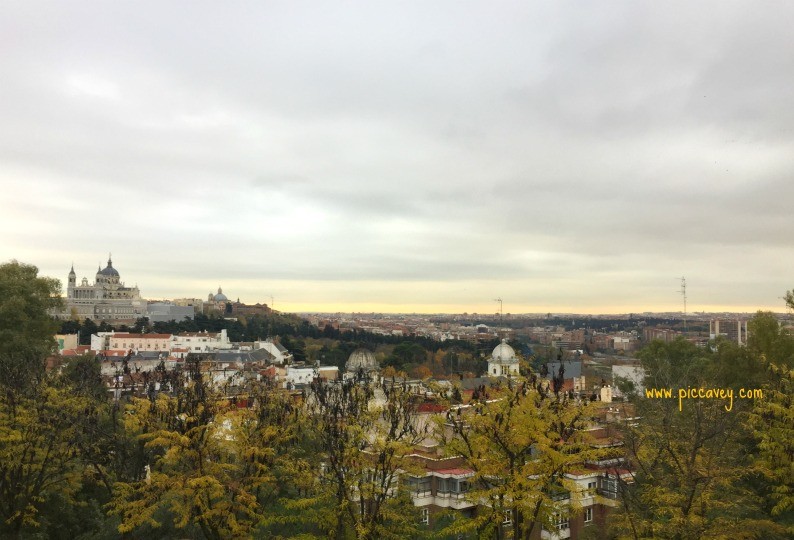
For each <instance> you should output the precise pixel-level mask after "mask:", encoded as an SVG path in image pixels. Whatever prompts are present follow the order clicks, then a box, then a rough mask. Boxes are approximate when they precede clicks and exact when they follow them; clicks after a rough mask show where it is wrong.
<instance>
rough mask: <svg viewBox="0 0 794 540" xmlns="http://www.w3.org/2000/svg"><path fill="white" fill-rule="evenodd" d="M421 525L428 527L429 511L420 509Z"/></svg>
mask: <svg viewBox="0 0 794 540" xmlns="http://www.w3.org/2000/svg"><path fill="white" fill-rule="evenodd" d="M422 525H430V509H429V508H422Z"/></svg>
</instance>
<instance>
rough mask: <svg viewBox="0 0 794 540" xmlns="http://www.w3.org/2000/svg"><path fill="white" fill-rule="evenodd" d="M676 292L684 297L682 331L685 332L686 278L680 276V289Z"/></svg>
mask: <svg viewBox="0 0 794 540" xmlns="http://www.w3.org/2000/svg"><path fill="white" fill-rule="evenodd" d="M678 293H679V294H680V295H681V296H682V297H683V298H684V333H685V334H686V331H687V328H686V278H685V277H684V276H681V290H679V291H678Z"/></svg>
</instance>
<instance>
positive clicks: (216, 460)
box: [110, 356, 260, 539]
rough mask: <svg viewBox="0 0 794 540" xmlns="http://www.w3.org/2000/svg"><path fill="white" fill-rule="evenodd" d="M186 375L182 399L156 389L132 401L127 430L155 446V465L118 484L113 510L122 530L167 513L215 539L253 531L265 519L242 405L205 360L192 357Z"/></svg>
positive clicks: (151, 453) (180, 385)
mask: <svg viewBox="0 0 794 540" xmlns="http://www.w3.org/2000/svg"><path fill="white" fill-rule="evenodd" d="M187 362H188V365H189V366H190V370H189V373H188V376H187V379H186V380H179V379H178V380H176V381H175V382H174V384H173V385H172V386H173V387H174V389H175V390H176V392H175V395H174V396H170V395H166V394H164V393H161V394H159V395H154V394H151V395H150V398H149V399H134V400H133V402H132V403H131V404H130V405H129V406H128V410H127V415H126V417H125V418H126V429H127V431H128V432H129V433H130V434H131V435H133V436H135V437H136V438H137V439H138V440H139V441H140V442H141V444H143V446H144V447H145V448H146V449H147V450H148V457H149V460H150V461H149V463H148V464H147V470H146V471H144V470H140V471H138V477H137V478H135V479H134V480H133V481H132V482H118V483H117V484H116V486H115V494H114V499H113V501H112V503H111V504H110V510H111V512H112V513H113V514H116V515H119V516H121V518H122V520H121V524H120V526H119V532H121V533H128V532H131V531H135V530H137V529H140V528H146V527H151V528H158V527H159V526H160V525H161V523H160V522H159V520H158V519H157V516H156V514H157V513H158V512H159V511H161V510H167V511H168V513H170V515H171V516H172V517H173V522H174V526H175V527H176V528H177V529H182V530H192V529H197V532H199V533H200V534H202V535H203V536H204V537H205V538H208V539H220V538H228V537H241V536H250V535H251V533H252V531H253V530H254V528H255V526H256V524H257V523H258V521H259V519H260V515H259V513H258V512H259V510H260V509H259V505H258V503H257V499H256V495H255V493H252V492H251V490H250V487H251V486H250V483H246V482H245V479H244V478H243V476H244V472H245V471H246V470H249V469H247V464H246V461H245V460H244V459H243V456H242V455H241V454H240V449H239V447H238V446H237V443H238V442H239V439H238V438H237V436H236V434H235V433H234V427H235V425H237V422H238V419H237V418H236V414H235V413H236V410H235V408H234V407H232V406H231V404H230V403H229V402H228V401H226V400H224V399H223V396H221V395H219V394H218V393H217V392H215V391H214V390H213V389H212V388H211V387H210V385H209V384H208V383H207V382H206V381H205V380H204V378H203V374H202V370H201V366H200V364H199V359H198V358H197V357H194V356H189V357H188V360H187Z"/></svg>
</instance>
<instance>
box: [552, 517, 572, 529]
mask: <svg viewBox="0 0 794 540" xmlns="http://www.w3.org/2000/svg"><path fill="white" fill-rule="evenodd" d="M554 526H555V527H557V530H558V531H565V530H567V529H568V527H570V521H569V520H568V518H567V517H562V516H560V515H559V514H554Z"/></svg>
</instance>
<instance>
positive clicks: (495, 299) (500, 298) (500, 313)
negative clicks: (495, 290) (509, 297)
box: [493, 297, 502, 321]
mask: <svg viewBox="0 0 794 540" xmlns="http://www.w3.org/2000/svg"><path fill="white" fill-rule="evenodd" d="M493 301H494V302H499V320H500V321H501V320H502V297H499V298H494V300H493Z"/></svg>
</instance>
